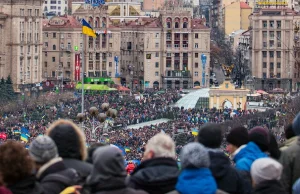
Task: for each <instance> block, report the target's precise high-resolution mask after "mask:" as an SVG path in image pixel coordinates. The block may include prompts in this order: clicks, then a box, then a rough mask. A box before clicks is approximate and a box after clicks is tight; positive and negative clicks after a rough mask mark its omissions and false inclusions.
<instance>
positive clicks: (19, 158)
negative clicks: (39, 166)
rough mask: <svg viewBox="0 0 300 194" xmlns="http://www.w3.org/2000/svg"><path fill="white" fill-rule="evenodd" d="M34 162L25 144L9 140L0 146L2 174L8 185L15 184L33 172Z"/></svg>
mask: <svg viewBox="0 0 300 194" xmlns="http://www.w3.org/2000/svg"><path fill="white" fill-rule="evenodd" d="M33 166H34V163H33V161H32V160H31V158H30V156H29V154H28V151H27V150H26V149H25V148H24V145H22V144H21V143H19V142H17V141H7V142H6V143H4V144H1V146H0V174H1V177H2V179H3V182H4V183H5V184H6V185H13V184H15V183H17V182H18V181H21V180H23V179H25V178H26V177H28V176H30V175H31V174H32V170H33Z"/></svg>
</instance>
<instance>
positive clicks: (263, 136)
mask: <svg viewBox="0 0 300 194" xmlns="http://www.w3.org/2000/svg"><path fill="white" fill-rule="evenodd" d="M249 141H252V142H254V143H255V144H256V145H257V146H258V147H259V149H260V150H261V151H263V152H265V151H268V150H269V133H268V131H267V129H265V128H263V127H254V128H252V129H251V130H250V131H249Z"/></svg>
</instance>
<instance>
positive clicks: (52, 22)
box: [43, 16, 82, 28]
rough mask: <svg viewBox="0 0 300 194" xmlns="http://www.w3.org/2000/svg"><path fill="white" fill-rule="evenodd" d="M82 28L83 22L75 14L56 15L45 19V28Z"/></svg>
mask: <svg viewBox="0 0 300 194" xmlns="http://www.w3.org/2000/svg"><path fill="white" fill-rule="evenodd" d="M48 27H51V28H53V27H58V28H81V27H82V25H81V23H80V22H79V21H78V20H77V19H76V18H75V17H73V16H55V17H52V18H51V19H44V20H43V28H48Z"/></svg>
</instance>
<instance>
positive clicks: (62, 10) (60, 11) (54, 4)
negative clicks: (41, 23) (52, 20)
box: [43, 0, 68, 16]
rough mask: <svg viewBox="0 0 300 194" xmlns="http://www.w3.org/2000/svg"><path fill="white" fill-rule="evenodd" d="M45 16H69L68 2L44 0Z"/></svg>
mask: <svg viewBox="0 0 300 194" xmlns="http://www.w3.org/2000/svg"><path fill="white" fill-rule="evenodd" d="M43 3H44V4H43V12H44V14H45V15H46V14H48V13H53V14H55V15H58V16H60V15H65V14H68V0H43Z"/></svg>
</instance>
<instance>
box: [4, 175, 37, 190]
mask: <svg viewBox="0 0 300 194" xmlns="http://www.w3.org/2000/svg"><path fill="white" fill-rule="evenodd" d="M7 188H8V189H9V190H10V191H11V192H12V193H13V194H43V190H42V187H41V186H40V185H39V184H38V183H37V182H36V179H35V177H34V176H30V177H27V178H26V179H24V180H21V181H19V182H17V183H15V184H14V185H8V186H7Z"/></svg>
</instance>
